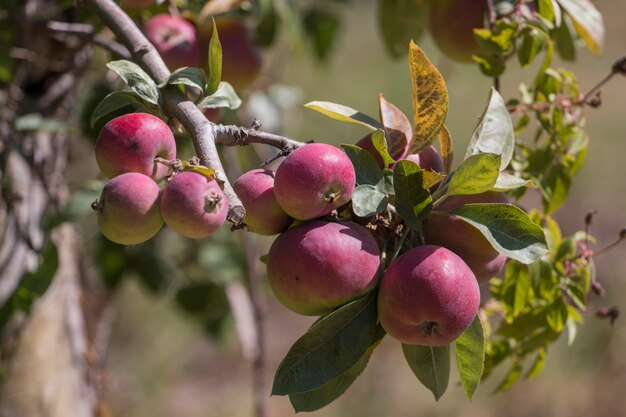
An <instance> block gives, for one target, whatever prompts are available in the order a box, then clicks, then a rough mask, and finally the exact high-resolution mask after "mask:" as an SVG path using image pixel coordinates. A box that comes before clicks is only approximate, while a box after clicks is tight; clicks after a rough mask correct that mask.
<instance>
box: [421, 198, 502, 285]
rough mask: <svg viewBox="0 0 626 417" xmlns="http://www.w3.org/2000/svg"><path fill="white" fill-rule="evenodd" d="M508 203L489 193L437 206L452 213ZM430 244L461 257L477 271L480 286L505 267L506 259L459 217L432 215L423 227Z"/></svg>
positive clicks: (450, 199) (452, 199) (449, 200)
mask: <svg viewBox="0 0 626 417" xmlns="http://www.w3.org/2000/svg"><path fill="white" fill-rule="evenodd" d="M471 203H509V200H508V199H507V198H506V196H505V195H504V194H503V193H496V192H487V193H482V194H475V195H454V196H451V197H448V198H447V199H446V200H444V201H443V202H442V203H441V204H439V205H438V206H437V208H436V209H437V211H449V210H452V209H454V208H455V207H458V206H460V205H463V204H471ZM422 230H423V232H424V240H425V241H426V243H427V244H431V245H440V246H443V247H446V248H448V249H450V250H451V251H453V252H454V253H456V254H457V255H459V256H460V257H461V258H462V259H463V260H464V261H465V263H467V265H468V266H469V267H470V269H471V270H472V271H474V275H475V276H476V279H477V280H478V283H479V284H483V283H485V282H487V281H489V280H490V279H491V278H493V277H494V276H496V275H497V274H498V272H500V270H502V268H503V267H504V264H505V263H506V259H507V258H506V256H504V255H502V254H501V253H499V252H498V251H497V250H495V249H494V248H493V246H492V245H491V243H489V241H488V240H487V238H485V236H483V234H482V233H480V231H479V230H478V229H476V228H475V227H474V226H472V225H470V224H469V223H467V222H465V221H463V220H462V219H459V218H458V217H456V216H448V215H444V214H437V213H431V214H430V215H429V216H428V217H427V218H426V219H425V220H424V222H423V223H422Z"/></svg>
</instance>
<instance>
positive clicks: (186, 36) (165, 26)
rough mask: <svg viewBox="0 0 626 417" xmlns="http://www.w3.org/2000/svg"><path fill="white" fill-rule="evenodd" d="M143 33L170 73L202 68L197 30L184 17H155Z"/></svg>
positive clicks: (163, 15)
mask: <svg viewBox="0 0 626 417" xmlns="http://www.w3.org/2000/svg"><path fill="white" fill-rule="evenodd" d="M143 32H144V33H145V35H146V38H148V40H149V41H150V42H152V44H153V45H154V46H155V48H156V49H157V51H159V53H160V54H161V57H162V58H163V61H165V64H166V65H167V67H168V68H169V69H170V71H173V70H175V69H176V68H180V67H199V66H200V62H201V61H200V60H201V52H200V46H199V44H198V39H197V37H196V28H195V26H194V25H193V24H191V23H189V22H188V21H186V20H185V19H183V18H182V17H178V16H170V15H168V14H159V15H156V16H153V17H152V18H150V19H149V20H148V21H146V23H145V24H144V26H143Z"/></svg>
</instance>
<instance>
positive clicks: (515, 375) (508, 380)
mask: <svg viewBox="0 0 626 417" xmlns="http://www.w3.org/2000/svg"><path fill="white" fill-rule="evenodd" d="M521 374H522V365H521V364H520V363H519V362H518V361H517V360H516V361H514V362H513V365H512V366H511V369H510V370H509V372H508V373H507V374H506V376H505V377H504V380H503V381H502V382H501V383H500V385H498V387H497V388H496V389H495V390H494V391H495V392H499V391H506V390H508V389H509V388H511V387H512V386H513V385H514V384H515V382H517V380H518V379H519V377H520V375H521Z"/></svg>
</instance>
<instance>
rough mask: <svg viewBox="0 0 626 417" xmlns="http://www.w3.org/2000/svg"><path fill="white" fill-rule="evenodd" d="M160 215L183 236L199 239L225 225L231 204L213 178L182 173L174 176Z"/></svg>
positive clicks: (164, 193)
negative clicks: (229, 204)
mask: <svg viewBox="0 0 626 417" xmlns="http://www.w3.org/2000/svg"><path fill="white" fill-rule="evenodd" d="M161 212H162V213H163V220H165V223H166V224H167V225H168V226H169V227H171V228H172V229H174V230H175V231H177V232H178V233H180V234H181V235H183V236H186V237H189V238H192V239H199V238H202V237H205V236H208V235H210V234H211V233H213V232H215V231H216V230H217V229H219V228H220V227H221V226H222V225H223V224H224V221H226V215H227V214H228V201H227V200H226V196H225V195H224V192H223V191H222V189H221V188H220V186H219V185H218V183H217V181H215V180H214V179H213V178H209V177H206V176H204V175H202V174H199V173H197V172H193V171H183V172H180V173H178V174H176V175H174V176H173V177H172V178H171V179H170V180H169V182H168V183H167V185H166V186H165V190H163V196H162V197H161Z"/></svg>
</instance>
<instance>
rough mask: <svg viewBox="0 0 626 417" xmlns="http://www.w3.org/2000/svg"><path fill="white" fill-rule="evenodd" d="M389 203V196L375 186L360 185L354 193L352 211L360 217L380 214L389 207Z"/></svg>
mask: <svg viewBox="0 0 626 417" xmlns="http://www.w3.org/2000/svg"><path fill="white" fill-rule="evenodd" d="M388 202H389V199H388V197H387V194H385V193H384V192H382V191H381V190H380V189H379V188H378V187H376V186H373V185H369V184H364V185H358V186H357V187H356V188H355V189H354V192H353V193H352V210H353V211H354V214H356V215H357V216H359V217H369V216H373V215H374V214H376V213H380V212H381V211H383V210H384V209H385V207H387V203H388Z"/></svg>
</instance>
